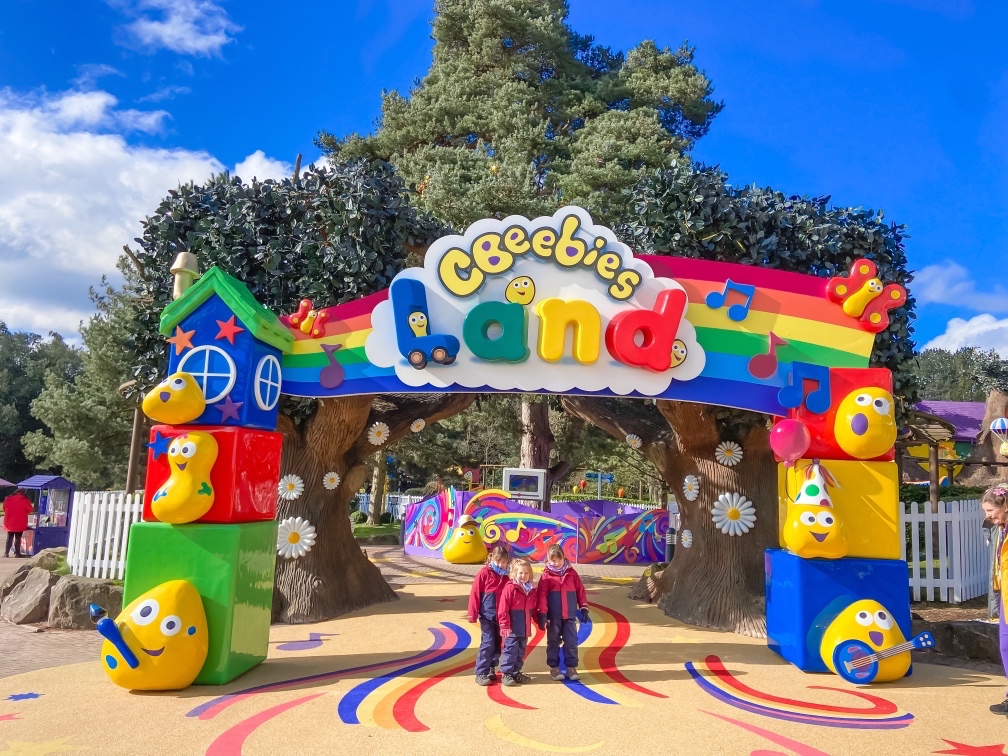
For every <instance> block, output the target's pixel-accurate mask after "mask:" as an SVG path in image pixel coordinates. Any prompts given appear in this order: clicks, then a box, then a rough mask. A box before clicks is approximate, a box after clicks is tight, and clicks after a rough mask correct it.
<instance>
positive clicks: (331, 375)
mask: <svg viewBox="0 0 1008 756" xmlns="http://www.w3.org/2000/svg"><path fill="white" fill-rule="evenodd" d="M342 346H343V345H342V344H323V345H322V351H323V352H325V356H326V359H327V360H329V364H328V365H326V366H325V367H324V368H322V372H321V373H320V374H319V383H320V384H321V385H322V388H327V389H334V388H336V387H337V386H339V385H340V384H341V383H343V379H344V377H345V374H344V372H343V366H342V365H341V364H339V363H338V362H337V361H336V355H335V352H336V350H337V349H339V348H340V347H342Z"/></svg>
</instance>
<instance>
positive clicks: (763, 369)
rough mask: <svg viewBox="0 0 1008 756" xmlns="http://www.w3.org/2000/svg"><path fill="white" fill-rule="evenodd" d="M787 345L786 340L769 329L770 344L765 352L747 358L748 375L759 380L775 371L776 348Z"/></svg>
mask: <svg viewBox="0 0 1008 756" xmlns="http://www.w3.org/2000/svg"><path fill="white" fill-rule="evenodd" d="M782 346H787V342H786V341H785V340H784V339H782V338H781V337H780V336H778V335H777V334H776V333H774V332H773V331H770V344H769V349H768V351H767V353H766V354H757V355H753V358H752V359H751V360H749V375H751V376H752V377H753V378H759V379H760V380H761V381H764V380H766V379H767V378H770V377H771V376H772V375H773V374H774V373H776V372H777V350H778V349H779V348H780V347H782Z"/></svg>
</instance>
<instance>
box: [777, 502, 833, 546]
mask: <svg viewBox="0 0 1008 756" xmlns="http://www.w3.org/2000/svg"><path fill="white" fill-rule="evenodd" d="M784 545H785V546H787V549H788V551H790V552H791V553H792V554H797V555H798V556H800V557H802V558H803V559H812V558H815V557H819V558H820V559H841V558H842V557H845V556H847V536H846V534H845V533H844V527H843V521H842V520H841V519H840V518H839V517H838V516H837V514H836V512H835V511H834V510H833V509H832V508H831V507H823V506H820V505H818V504H792V505H790V506H789V507H788V514H787V519H786V520H784Z"/></svg>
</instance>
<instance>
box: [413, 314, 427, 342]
mask: <svg viewBox="0 0 1008 756" xmlns="http://www.w3.org/2000/svg"><path fill="white" fill-rule="evenodd" d="M409 327H410V330H411V331H413V335H414V336H426V335H427V316H426V315H424V314H423V313H422V312H411V313H410V316H409Z"/></svg>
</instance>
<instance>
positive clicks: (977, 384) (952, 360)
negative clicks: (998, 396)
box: [914, 347, 1001, 402]
mask: <svg viewBox="0 0 1008 756" xmlns="http://www.w3.org/2000/svg"><path fill="white" fill-rule="evenodd" d="M1000 365H1001V358H1000V357H999V356H998V353H997V352H996V351H994V350H993V349H992V350H990V351H987V352H985V351H983V350H982V349H978V348H977V347H961V348H960V349H957V350H956V351H954V352H950V351H949V350H947V349H925V350H924V351H923V352H921V353H920V354H918V355H917V362H916V365H915V367H914V373H915V374H916V376H917V383H918V385H919V386H920V395H921V398H922V399H939V400H945V401H953V402H982V401H985V400H986V399H987V390H988V388H989V386H988V383H989V381H988V380H986V378H985V370H987V371H989V370H990V369H992V368H993V369H997V368H998V367H1000Z"/></svg>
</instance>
